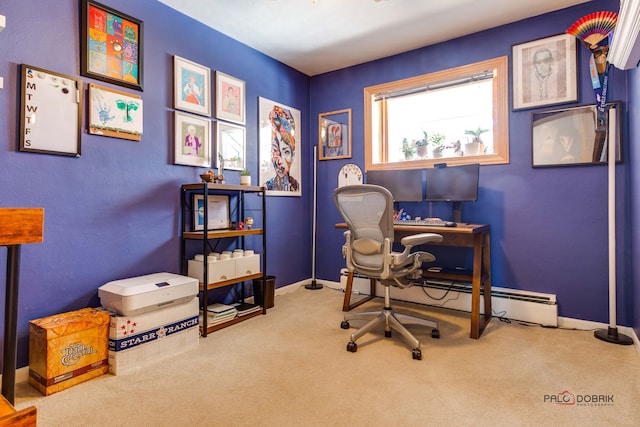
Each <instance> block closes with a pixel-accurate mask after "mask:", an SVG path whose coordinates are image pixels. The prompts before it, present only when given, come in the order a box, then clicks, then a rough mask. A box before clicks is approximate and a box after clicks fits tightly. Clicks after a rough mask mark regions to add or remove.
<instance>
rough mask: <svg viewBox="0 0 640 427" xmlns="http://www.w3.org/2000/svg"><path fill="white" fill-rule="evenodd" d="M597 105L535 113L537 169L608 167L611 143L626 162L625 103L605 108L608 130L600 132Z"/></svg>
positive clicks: (534, 145) (611, 103) (620, 158)
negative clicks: (623, 124)
mask: <svg viewBox="0 0 640 427" xmlns="http://www.w3.org/2000/svg"><path fill="white" fill-rule="evenodd" d="M597 117H598V111H597V107H596V104H592V105H581V106H578V107H571V108H558V109H553V110H546V111H540V112H535V113H533V114H532V124H531V128H532V149H533V157H532V161H533V167H545V166H576V165H598V164H606V163H607V159H608V147H609V144H615V147H616V162H621V161H622V148H621V147H622V143H621V129H622V123H621V121H622V103H621V102H610V103H608V104H606V107H605V117H606V130H605V131H597V130H596V121H597Z"/></svg>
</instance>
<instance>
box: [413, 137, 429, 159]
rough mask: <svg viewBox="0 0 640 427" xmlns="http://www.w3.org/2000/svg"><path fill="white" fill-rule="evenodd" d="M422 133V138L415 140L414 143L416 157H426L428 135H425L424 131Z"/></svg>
mask: <svg viewBox="0 0 640 427" xmlns="http://www.w3.org/2000/svg"><path fill="white" fill-rule="evenodd" d="M422 133H423V134H424V138H422V139H419V140H417V141H416V143H415V146H416V154H417V155H418V157H426V156H427V140H428V135H427V132H425V131H422Z"/></svg>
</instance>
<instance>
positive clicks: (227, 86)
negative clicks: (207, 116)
mask: <svg viewBox="0 0 640 427" xmlns="http://www.w3.org/2000/svg"><path fill="white" fill-rule="evenodd" d="M244 86H245V84H244V81H242V80H238V79H236V78H235V77H231V76H229V75H227V74H224V73H221V72H220V71H216V118H218V119H221V120H227V121H229V122H234V123H238V124H241V125H244V124H245V91H244Z"/></svg>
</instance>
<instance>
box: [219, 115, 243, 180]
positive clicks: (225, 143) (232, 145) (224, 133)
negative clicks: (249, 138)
mask: <svg viewBox="0 0 640 427" xmlns="http://www.w3.org/2000/svg"><path fill="white" fill-rule="evenodd" d="M215 129H216V144H217V147H218V156H219V157H220V158H221V161H223V162H224V169H230V170H242V169H244V168H245V166H246V160H245V153H246V141H245V129H244V127H242V126H239V125H235V124H231V123H224V122H215Z"/></svg>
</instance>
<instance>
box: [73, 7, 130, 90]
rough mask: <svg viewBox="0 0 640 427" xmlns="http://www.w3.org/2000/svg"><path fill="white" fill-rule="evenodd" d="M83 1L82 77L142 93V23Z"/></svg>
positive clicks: (112, 10)
mask: <svg viewBox="0 0 640 427" xmlns="http://www.w3.org/2000/svg"><path fill="white" fill-rule="evenodd" d="M81 1H82V17H81V25H82V27H81V29H80V30H81V31H80V33H81V36H80V51H81V57H82V60H81V61H80V63H81V65H80V74H81V75H83V76H85V77H91V78H94V79H98V80H102V81H105V82H109V83H114V84H117V85H120V86H125V87H128V88H131V89H137V90H140V91H141V90H142V21H140V20H138V19H135V18H133V17H131V16H129V15H125V14H124V13H121V12H118V11H116V10H114V9H111V8H110V7H107V6H104V5H102V4H100V3H96V2H94V1H91V0H81Z"/></svg>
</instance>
